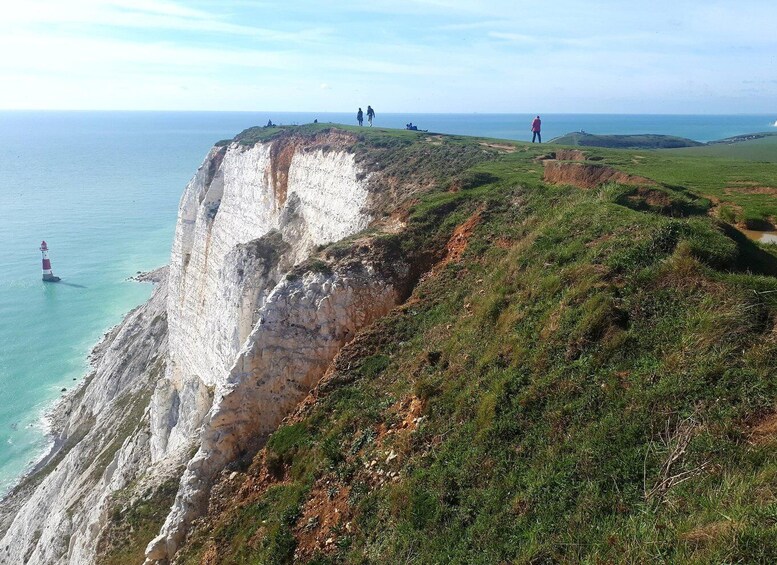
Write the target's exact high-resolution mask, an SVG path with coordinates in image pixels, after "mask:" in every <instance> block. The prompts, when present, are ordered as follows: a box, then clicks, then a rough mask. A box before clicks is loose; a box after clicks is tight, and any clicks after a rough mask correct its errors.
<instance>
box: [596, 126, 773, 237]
mask: <svg viewBox="0 0 777 565" xmlns="http://www.w3.org/2000/svg"><path fill="white" fill-rule="evenodd" d="M586 153H588V154H589V155H591V156H595V155H596V156H598V157H599V158H600V159H601V161H600V163H602V164H607V165H610V166H613V167H615V168H617V169H620V170H623V171H626V172H629V173H632V174H636V175H640V176H644V177H648V178H651V179H654V180H656V181H658V182H660V183H663V184H665V185H667V186H670V187H673V188H676V189H680V190H688V191H690V192H693V193H695V194H698V195H701V196H705V197H707V198H710V199H712V200H713V201H715V202H716V203H718V204H720V212H721V217H723V218H724V219H726V220H727V221H729V222H732V223H739V224H746V225H747V226H749V227H750V228H751V229H768V228H769V225H770V224H773V223H774V219H775V218H777V136H770V137H764V138H761V139H757V140H752V141H745V142H741V143H733V144H724V143H720V144H712V145H707V146H703V147H689V148H683V149H665V150H648V149H645V150H641V151H621V150H612V149H601V148H593V147H592V148H590V149H589V148H586Z"/></svg>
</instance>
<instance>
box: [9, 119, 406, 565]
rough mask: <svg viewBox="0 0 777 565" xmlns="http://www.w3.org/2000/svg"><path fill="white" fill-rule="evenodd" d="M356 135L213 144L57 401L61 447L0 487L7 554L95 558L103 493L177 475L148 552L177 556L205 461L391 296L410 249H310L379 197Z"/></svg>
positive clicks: (234, 442) (200, 499)
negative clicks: (357, 253) (155, 266)
mask: <svg viewBox="0 0 777 565" xmlns="http://www.w3.org/2000/svg"><path fill="white" fill-rule="evenodd" d="M353 142H354V138H353V137H352V136H350V135H349V134H345V133H337V132H329V133H324V134H318V135H316V136H312V137H311V136H308V137H305V138H303V137H295V136H293V135H292V136H285V137H284V136H282V137H281V138H280V139H276V140H274V141H268V142H260V143H256V144H251V145H243V144H241V143H238V142H233V143H231V144H228V145H225V146H220V147H215V148H213V149H212V150H211V151H210V153H209V154H208V156H207V157H206V159H205V161H204V163H203V164H202V166H201V167H200V168H199V170H198V171H197V173H196V175H195V176H194V178H193V179H192V180H191V182H190V183H189V184H188V186H187V187H186V189H185V191H184V194H183V197H182V199H181V203H180V209H179V217H178V223H177V227H176V233H175V240H174V242H173V246H172V254H171V261H170V266H169V277H168V278H167V279H166V280H165V281H164V282H162V283H161V284H160V285H159V286H158V288H157V289H156V290H155V292H154V295H153V297H152V298H151V300H150V301H149V302H148V303H147V304H145V305H144V306H142V307H140V308H139V309H137V310H135V311H133V312H132V313H131V314H129V315H128V316H127V318H126V319H125V320H124V322H123V323H122V324H121V325H120V326H118V327H117V328H116V329H114V330H113V331H112V332H111V333H110V334H109V335H107V336H106V338H105V340H104V342H103V344H102V345H101V346H100V347H99V348H98V349H97V350H96V352H95V353H96V354H95V359H96V368H95V372H94V374H93V376H92V377H91V378H90V379H89V380H88V382H87V383H86V384H85V385H84V387H83V388H82V389H80V391H79V392H78V394H76V395H75V396H73V397H72V398H71V399H70V400H69V405H68V406H66V407H65V408H64V410H65V413H63V417H62V421H61V423H60V426H59V427H60V429H61V433H60V436H61V439H62V443H63V445H64V448H63V449H62V450H60V451H59V452H58V454H56V455H55V456H53V457H52V461H50V462H49V465H48V467H47V468H46V469H45V472H42V473H39V474H38V475H33V477H31V478H30V480H29V481H28V482H27V484H26V486H25V487H24V488H21V487H20V488H19V489H17V490H16V491H15V492H14V493H12V495H11V497H9V498H8V499H7V500H6V501H4V502H3V507H2V511H3V514H0V520H4V521H0V525H3V524H4V525H3V528H7V531H5V535H4V537H3V539H2V541H0V562H2V563H21V562H29V563H90V562H93V561H94V560H95V558H96V547H97V545H98V544H97V542H98V540H99V539H100V537H101V535H102V532H103V531H104V527H105V524H106V521H107V520H108V516H109V514H110V512H111V510H112V508H114V507H115V506H116V505H118V504H120V501H125V502H126V501H127V500H133V499H137V498H138V497H139V496H141V495H142V493H143V492H148V489H149V488H151V489H153V486H154V485H159V484H160V483H161V482H162V481H163V480H166V479H169V478H170V477H178V476H181V479H180V486H179V489H178V494H177V495H176V498H175V502H174V504H173V507H172V509H171V511H170V514H169V516H168V518H167V520H166V522H165V524H164V527H163V528H162V531H161V532H160V535H159V536H158V537H157V538H156V539H155V540H154V541H153V542H152V543H151V544H150V545H149V547H148V554H147V557H148V560H149V562H154V561H158V560H159V561H161V560H165V559H168V558H170V557H172V555H173V554H174V553H175V551H176V549H177V547H178V546H179V544H180V543H181V541H182V539H183V538H184V536H185V534H186V531H187V528H188V526H189V524H190V523H191V521H192V520H193V519H194V518H196V517H197V516H198V515H199V514H201V513H202V512H203V510H204V506H205V505H206V502H207V497H208V494H209V489H210V485H211V483H212V481H213V478H214V477H215V475H216V474H217V473H219V472H220V471H221V470H222V469H223V468H224V466H225V465H226V464H227V463H229V462H230V461H232V460H234V459H235V458H236V457H240V456H241V455H244V454H245V453H248V452H250V451H251V450H254V449H256V448H257V447H258V446H259V445H260V444H261V442H262V441H263V438H264V437H266V435H267V434H268V433H269V432H271V431H272V430H273V429H274V428H275V427H276V426H277V425H278V423H279V422H280V421H281V419H282V418H283V417H284V416H285V415H287V414H288V413H289V412H290V411H291V410H292V409H293V408H294V406H295V405H296V403H297V402H299V401H300V400H301V399H302V398H303V397H304V395H305V394H307V392H308V391H309V390H310V388H311V387H312V386H313V385H314V384H315V383H316V382H317V380H318V379H319V378H320V377H321V376H322V375H323V373H324V371H325V370H326V367H327V366H328V364H329V363H330V361H331V360H332V358H333V357H334V356H335V355H336V353H337V351H338V350H339V349H340V348H341V347H342V346H343V345H344V344H345V343H347V342H348V341H349V340H350V339H351V338H352V337H353V336H354V334H355V333H356V332H357V331H358V330H359V329H360V328H362V327H364V326H365V325H366V324H369V323H370V322H371V321H373V320H374V319H376V318H377V317H380V316H382V315H384V314H385V313H387V312H388V311H389V310H390V309H391V308H392V307H393V306H394V305H395V304H397V303H398V302H399V301H400V300H401V298H402V296H401V295H402V292H401V291H400V288H402V287H403V285H404V284H405V282H406V278H407V277H408V274H409V273H410V271H411V269H410V268H409V267H408V266H406V265H403V264H401V263H396V262H391V263H392V264H391V265H389V264H388V263H389V262H388V261H386V260H384V259H381V260H379V259H375V258H369V257H368V258H354V257H349V258H346V259H343V260H341V261H339V262H337V261H334V262H332V263H331V264H322V263H321V262H320V261H319V262H316V261H311V260H310V259H309V258H310V257H311V254H312V253H313V252H314V251H315V250H316V248H317V246H320V245H323V244H327V243H330V242H334V241H338V240H341V239H343V238H346V237H348V236H350V235H353V234H356V233H358V232H360V231H362V230H363V229H364V228H366V227H367V226H368V225H369V224H370V222H371V220H372V218H373V216H375V215H376V214H377V213H378V211H377V210H376V209H375V208H376V206H377V205H376V204H374V203H373V200H372V199H371V194H370V189H369V186H370V175H369V174H367V173H366V172H365V171H362V170H361V169H360V167H359V165H358V164H357V161H356V159H355V156H354V153H353V152H352V150H351V146H352V145H353ZM384 200H385V199H384ZM382 206H385V201H383V203H382ZM192 454H194V455H193V456H192ZM182 469H184V471H183V474H182V475H181V470H182ZM0 531H2V530H0Z"/></svg>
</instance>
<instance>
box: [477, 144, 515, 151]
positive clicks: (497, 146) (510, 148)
mask: <svg viewBox="0 0 777 565" xmlns="http://www.w3.org/2000/svg"><path fill="white" fill-rule="evenodd" d="M480 145H482V146H483V147H489V148H491V149H496V150H497V151H500V152H502V153H515V152H516V151H517V148H516V147H515V145H507V144H505V143H486V142H485V141H481V142H480Z"/></svg>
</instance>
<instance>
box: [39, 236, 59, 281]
mask: <svg viewBox="0 0 777 565" xmlns="http://www.w3.org/2000/svg"><path fill="white" fill-rule="evenodd" d="M40 253H41V255H42V256H43V281H44V282H59V281H60V280H61V279H60V278H59V277H55V276H54V274H53V273H52V272H51V261H50V260H49V246H48V245H46V242H45V241H41V243H40Z"/></svg>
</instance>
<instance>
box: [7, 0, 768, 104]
mask: <svg viewBox="0 0 777 565" xmlns="http://www.w3.org/2000/svg"><path fill="white" fill-rule="evenodd" d="M776 28H777V2H774V1H773V0H769V1H761V0H741V1H739V2H733V1H725V2H723V1H715V0H704V1H701V0H699V1H696V0H693V1H690V0H674V1H665V0H653V1H652V2H623V1H622V0H619V1H617V2H611V1H602V2H596V1H593V0H592V1H588V2H572V1H567V0H554V1H553V2H541V1H539V0H532V1H523V0H512V1H502V0H495V1H491V2H489V1H487V0H483V1H481V2H477V1H459V0H415V1H401V0H373V1H371V2H355V1H350V0H340V1H337V2H327V1H325V0H317V1H309V0H299V1H297V0H285V1H277V2H261V1H259V2H253V1H248V0H219V1H211V0H203V1H183V0H179V1H175V0H23V1H19V2H14V3H8V4H6V5H4V6H3V9H2V14H1V15H0V80H1V81H2V82H1V84H2V88H0V108H4V109H127V110H250V111H254V110H275V111H320V112H324V111H351V110H352V109H353V108H354V107H356V106H362V107H366V105H367V104H368V103H370V104H372V105H373V106H374V107H375V108H376V109H379V111H383V112H516V113H522V112H537V113H550V112H606V113H610V112H611V113H770V112H777V29H776Z"/></svg>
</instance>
